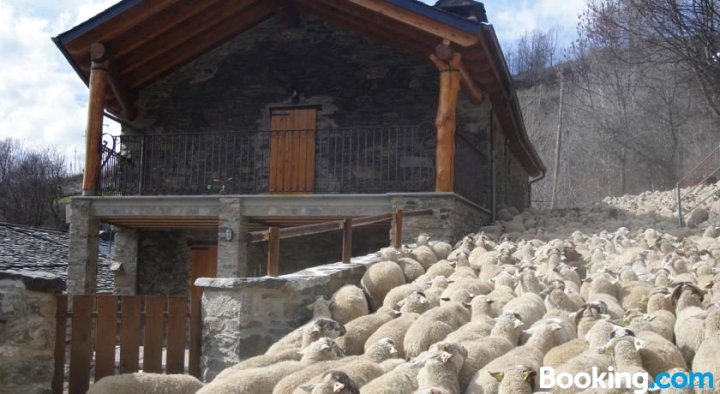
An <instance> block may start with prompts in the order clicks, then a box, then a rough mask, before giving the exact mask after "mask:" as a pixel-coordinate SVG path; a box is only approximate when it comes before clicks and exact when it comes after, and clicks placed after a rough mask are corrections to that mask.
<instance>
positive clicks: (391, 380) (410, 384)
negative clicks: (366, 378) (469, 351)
mask: <svg viewBox="0 0 720 394" xmlns="http://www.w3.org/2000/svg"><path fill="white" fill-rule="evenodd" d="M441 355H442V353H441V352H437V351H432V352H431V351H427V352H424V353H423V354H421V355H419V356H418V357H416V358H415V359H414V360H412V361H410V362H406V363H404V364H402V365H399V366H397V367H395V368H394V369H392V370H391V371H389V372H387V373H385V374H384V375H381V376H380V377H378V378H376V379H373V380H372V381H370V382H369V383H368V384H366V385H365V386H363V387H361V388H360V393H361V394H411V393H413V392H414V391H415V390H417V389H418V380H417V376H418V372H419V371H420V368H421V367H422V366H423V365H425V364H426V363H427V362H428V361H430V359H433V358H438V357H440V356H441Z"/></svg>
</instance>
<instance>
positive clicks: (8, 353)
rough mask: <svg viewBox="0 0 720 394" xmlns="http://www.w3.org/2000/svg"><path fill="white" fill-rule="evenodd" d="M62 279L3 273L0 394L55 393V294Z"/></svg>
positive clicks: (0, 287) (0, 290) (0, 276)
mask: <svg viewBox="0 0 720 394" xmlns="http://www.w3.org/2000/svg"><path fill="white" fill-rule="evenodd" d="M64 289H65V283H64V282H63V280H62V279H60V278H58V277H56V276H54V275H50V274H42V273H37V272H29V271H0V393H28V394H34V393H51V392H52V390H51V387H52V379H53V371H54V357H53V349H54V346H55V306H56V299H55V294H57V293H60V292H62V291H63V290H64Z"/></svg>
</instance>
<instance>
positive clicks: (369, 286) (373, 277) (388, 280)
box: [360, 261, 405, 311]
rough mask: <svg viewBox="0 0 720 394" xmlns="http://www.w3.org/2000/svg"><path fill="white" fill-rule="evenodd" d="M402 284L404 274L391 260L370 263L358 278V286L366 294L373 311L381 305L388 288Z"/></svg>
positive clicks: (403, 282)
mask: <svg viewBox="0 0 720 394" xmlns="http://www.w3.org/2000/svg"><path fill="white" fill-rule="evenodd" d="M403 284H405V274H404V273H403V271H402V269H400V266H398V265H397V263H395V262H393V261H381V262H379V263H375V264H373V265H371V266H370V267H369V268H368V269H367V271H365V274H364V275H363V277H362V279H361V280H360V286H361V287H362V289H363V290H364V291H365V293H366V294H367V295H368V299H369V301H370V307H371V308H372V310H373V311H376V310H378V309H379V308H380V307H381V306H382V303H383V300H384V299H385V295H386V294H387V293H388V292H389V291H390V289H392V288H393V287H396V286H400V285H403Z"/></svg>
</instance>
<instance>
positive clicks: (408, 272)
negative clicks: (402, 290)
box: [395, 257, 425, 282]
mask: <svg viewBox="0 0 720 394" xmlns="http://www.w3.org/2000/svg"><path fill="white" fill-rule="evenodd" d="M395 262H396V263H397V264H398V265H399V266H400V269H402V271H403V274H404V275H405V281H406V282H412V281H414V280H415V279H417V278H419V277H420V276H421V275H423V274H425V268H423V266H422V264H420V263H419V262H418V261H417V260H415V259H413V258H411V257H401V258H399V259H397V260H396V261H395Z"/></svg>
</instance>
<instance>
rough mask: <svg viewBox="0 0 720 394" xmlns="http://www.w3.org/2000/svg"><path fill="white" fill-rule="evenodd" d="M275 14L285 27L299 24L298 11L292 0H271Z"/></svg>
mask: <svg viewBox="0 0 720 394" xmlns="http://www.w3.org/2000/svg"><path fill="white" fill-rule="evenodd" d="M272 2H273V9H274V10H275V14H276V15H277V16H278V17H280V20H282V21H283V23H285V26H287V27H298V26H300V12H299V11H298V9H297V6H295V2H294V1H293V0H272Z"/></svg>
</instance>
